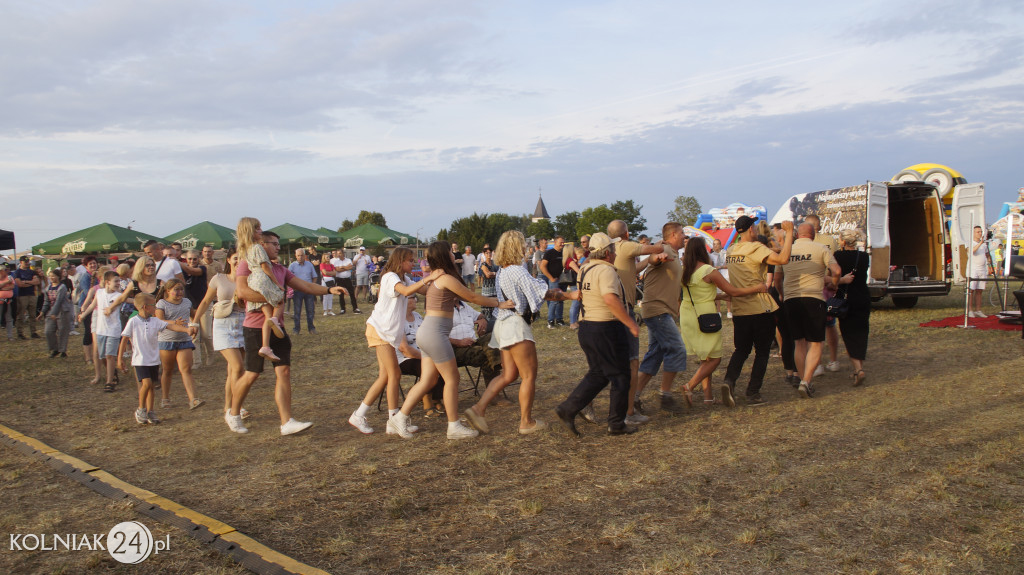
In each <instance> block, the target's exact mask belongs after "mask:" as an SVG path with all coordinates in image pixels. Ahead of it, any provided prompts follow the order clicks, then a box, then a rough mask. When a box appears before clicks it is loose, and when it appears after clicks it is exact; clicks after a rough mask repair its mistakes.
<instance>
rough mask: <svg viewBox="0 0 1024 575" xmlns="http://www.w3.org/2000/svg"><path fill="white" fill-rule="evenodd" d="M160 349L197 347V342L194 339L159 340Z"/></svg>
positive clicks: (175, 349)
mask: <svg viewBox="0 0 1024 575" xmlns="http://www.w3.org/2000/svg"><path fill="white" fill-rule="evenodd" d="M159 347H160V351H181V350H183V349H195V348H196V346H195V344H193V343H192V340H189V341H161V342H159Z"/></svg>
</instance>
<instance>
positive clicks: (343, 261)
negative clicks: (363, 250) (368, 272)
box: [331, 258, 352, 278]
mask: <svg viewBox="0 0 1024 575" xmlns="http://www.w3.org/2000/svg"><path fill="white" fill-rule="evenodd" d="M331 265H332V266H334V271H336V272H338V275H336V276H334V277H338V278H350V277H352V270H344V271H342V269H341V268H343V267H345V266H350V265H352V260H350V259H348V258H334V259H332V260H331Z"/></svg>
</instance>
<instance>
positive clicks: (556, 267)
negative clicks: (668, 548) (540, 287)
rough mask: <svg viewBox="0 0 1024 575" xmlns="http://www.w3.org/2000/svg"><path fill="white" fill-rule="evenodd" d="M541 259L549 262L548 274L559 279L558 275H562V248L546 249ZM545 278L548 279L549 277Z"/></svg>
mask: <svg viewBox="0 0 1024 575" xmlns="http://www.w3.org/2000/svg"><path fill="white" fill-rule="evenodd" d="M541 259H543V260H544V261H546V262H548V263H547V267H548V274H550V275H551V277H553V278H555V280H558V276H560V275H562V250H556V249H555V248H550V249H547V250H544V257H542V258H541ZM544 279H545V280H547V277H545V278H544Z"/></svg>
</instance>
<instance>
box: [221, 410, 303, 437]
mask: <svg viewBox="0 0 1024 575" xmlns="http://www.w3.org/2000/svg"><path fill="white" fill-rule="evenodd" d="M238 418H239V419H241V418H242V416H241V415H239V416H238ZM310 427H313V422H312V421H295V418H294V417H293V418H291V419H289V420H288V423H286V424H284V425H282V426H281V435H292V434H293V433H298V432H300V431H305V430H307V429H309V428H310Z"/></svg>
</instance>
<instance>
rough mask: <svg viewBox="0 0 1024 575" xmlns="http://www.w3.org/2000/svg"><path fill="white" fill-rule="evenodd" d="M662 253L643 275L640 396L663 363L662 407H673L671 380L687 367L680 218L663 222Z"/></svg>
mask: <svg viewBox="0 0 1024 575" xmlns="http://www.w3.org/2000/svg"><path fill="white" fill-rule="evenodd" d="M661 237H662V240H663V244H662V248H663V251H662V253H658V254H654V255H652V256H650V257H648V258H647V275H646V276H645V278H644V299H643V305H642V306H641V307H640V313H641V314H642V315H643V317H644V323H645V324H647V332H648V334H649V337H648V341H649V343H648V345H647V353H646V354H645V355H644V359H643V361H641V362H640V369H639V381H638V383H637V396H639V395H640V393H641V392H642V391H643V389H644V386H646V385H647V382H649V381H651V378H653V377H654V374H656V373H658V369H659V368H661V367H662V363H663V362H664V370H663V371H662V373H661V407H662V409H666V410H668V409H672V408H673V407H675V401H674V399H673V398H672V381H673V380H674V379H675V377H676V374H677V373H679V372H680V371H683V370H685V369H686V345H685V344H684V343H683V338H682V336H680V335H679V325H678V322H679V281H680V278H681V277H682V275H683V266H682V264H681V263H680V261H679V255H678V254H679V248H681V247H683V238H684V237H685V236H684V235H683V226H682V225H681V224H680V223H678V222H669V223H667V224H665V225H664V226H662V228H661ZM645 422H646V418H645V416H643V415H641V414H638V413H634V415H630V416H629V417H627V418H626V423H627V424H630V425H635V424H639V423H645Z"/></svg>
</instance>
